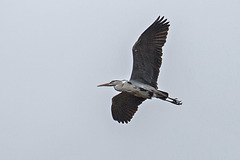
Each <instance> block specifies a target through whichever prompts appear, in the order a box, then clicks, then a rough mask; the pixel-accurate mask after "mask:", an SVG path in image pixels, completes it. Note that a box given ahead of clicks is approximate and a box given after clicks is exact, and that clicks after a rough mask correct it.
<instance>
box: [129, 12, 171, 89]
mask: <svg viewBox="0 0 240 160" xmlns="http://www.w3.org/2000/svg"><path fill="white" fill-rule="evenodd" d="M169 26H170V25H169V22H167V19H164V17H161V18H160V17H158V18H157V19H156V20H155V22H154V23H153V24H152V25H151V26H150V27H148V28H147V29H146V30H145V31H144V32H143V33H142V34H141V36H140V37H139V39H138V40H137V42H136V43H135V44H134V46H133V49H132V51H133V69H132V75H131V78H130V79H131V80H135V81H139V82H142V83H145V84H149V85H151V86H152V87H154V88H157V79H158V75H159V68H160V67H161V64H162V58H161V56H162V47H163V46H164V44H165V42H166V38H167V34H168V29H169Z"/></svg>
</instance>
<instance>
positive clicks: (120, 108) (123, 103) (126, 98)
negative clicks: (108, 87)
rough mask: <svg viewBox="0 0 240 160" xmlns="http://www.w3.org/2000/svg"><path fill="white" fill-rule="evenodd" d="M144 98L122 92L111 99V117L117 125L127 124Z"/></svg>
mask: <svg viewBox="0 0 240 160" xmlns="http://www.w3.org/2000/svg"><path fill="white" fill-rule="evenodd" d="M144 100H145V98H141V97H136V96H133V95H131V94H130V93H127V92H122V93H120V94H118V95H116V96H114V97H113V98H112V116H113V119H114V120H116V121H118V122H119V123H120V122H122V123H128V122H130V121H131V119H132V117H133V115H134V114H135V112H136V111H137V109H138V106H139V105H140V104H141V103H142V102H143V101H144Z"/></svg>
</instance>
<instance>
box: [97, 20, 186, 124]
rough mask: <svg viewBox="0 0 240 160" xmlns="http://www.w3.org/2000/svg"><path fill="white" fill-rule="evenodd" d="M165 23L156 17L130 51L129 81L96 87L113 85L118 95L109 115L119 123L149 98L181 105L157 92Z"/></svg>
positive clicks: (113, 100) (128, 120)
mask: <svg viewBox="0 0 240 160" xmlns="http://www.w3.org/2000/svg"><path fill="white" fill-rule="evenodd" d="M169 26H170V24H169V22H168V21H167V19H165V18H164V17H162V18H160V16H159V17H158V18H157V19H156V20H155V21H154V22H153V24H152V25H151V26H150V27H148V28H147V29H146V30H145V31H144V32H143V33H142V34H141V36H140V37H139V38H138V40H137V42H136V43H135V44H134V46H133V48H132V52H133V69H132V75H131V78H130V80H129V81H127V80H113V81H111V82H109V83H105V84H102V85H98V87H100V86H113V87H114V89H115V90H117V91H119V92H121V93H120V94H118V95H116V96H114V97H113V98H112V107H111V110H112V116H113V119H114V120H116V121H118V122H119V123H120V122H121V123H128V122H130V120H131V119H132V117H133V115H134V114H135V112H136V111H137V109H138V106H139V105H140V104H141V103H142V102H143V101H145V100H146V99H151V98H152V97H155V98H159V99H162V100H164V101H168V102H171V103H173V104H176V105H181V104H182V102H181V101H179V100H177V98H171V97H169V96H168V93H167V92H164V91H161V90H158V87H157V79H158V75H159V68H160V66H161V64H162V47H163V46H164V44H165V42H166V38H167V34H168V29H169Z"/></svg>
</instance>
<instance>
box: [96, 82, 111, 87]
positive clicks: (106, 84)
mask: <svg viewBox="0 0 240 160" xmlns="http://www.w3.org/2000/svg"><path fill="white" fill-rule="evenodd" d="M101 86H110V83H105V84H100V85H98V86H97V87H101Z"/></svg>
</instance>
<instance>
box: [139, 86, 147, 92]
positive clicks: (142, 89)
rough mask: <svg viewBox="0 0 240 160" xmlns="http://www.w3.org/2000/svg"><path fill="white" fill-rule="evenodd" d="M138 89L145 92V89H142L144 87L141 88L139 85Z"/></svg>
mask: <svg viewBox="0 0 240 160" xmlns="http://www.w3.org/2000/svg"><path fill="white" fill-rule="evenodd" d="M139 90H140V91H144V92H146V91H147V90H146V89H144V88H141V87H139Z"/></svg>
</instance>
